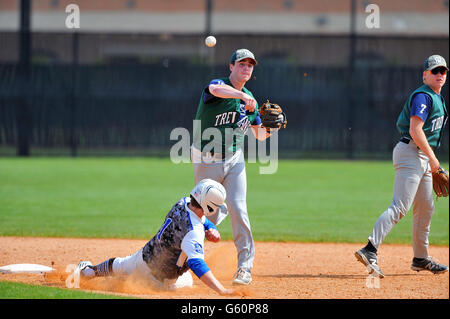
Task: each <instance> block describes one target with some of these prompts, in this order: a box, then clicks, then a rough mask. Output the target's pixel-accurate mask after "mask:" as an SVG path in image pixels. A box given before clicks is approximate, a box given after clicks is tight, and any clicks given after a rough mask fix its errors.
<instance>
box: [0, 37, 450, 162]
mask: <svg viewBox="0 0 450 319" xmlns="http://www.w3.org/2000/svg"><path fill="white" fill-rule="evenodd" d="M217 38H218V45H217V47H216V48H214V49H212V50H211V51H205V48H206V47H205V46H204V45H203V36H201V35H187V36H181V35H180V36H176V37H167V36H161V35H104V34H79V35H77V36H73V35H72V34H33V59H32V61H33V63H32V65H31V68H30V73H29V80H27V78H24V76H23V72H21V68H20V65H19V64H18V61H17V50H18V49H17V45H16V44H17V39H16V36H14V34H12V33H0V44H2V45H3V47H5V48H7V50H5V51H8V50H9V54H7V53H6V52H5V51H3V53H2V55H1V56H0V155H1V156H5V155H16V153H17V147H18V143H19V138H18V136H19V132H20V130H26V131H27V133H26V134H24V136H26V137H27V138H28V139H29V144H30V149H31V152H30V153H31V155H40V154H44V155H50V154H54V155H78V156H82V155H88V154H96V155H108V154H111V155H124V156H127V155H155V154H160V155H163V156H164V155H165V156H168V155H169V149H170V147H171V146H172V145H173V144H174V143H175V142H174V141H171V140H170V132H171V130H172V129H174V128H176V127H185V128H187V129H188V130H190V131H192V121H193V118H194V116H195V112H196V109H197V104H198V101H199V99H200V94H201V91H202V89H203V88H204V87H205V86H206V85H207V83H209V81H210V80H211V79H212V78H215V77H219V76H228V74H229V69H228V65H227V63H228V60H229V58H230V56H231V54H232V52H233V51H234V50H235V49H237V48H241V47H247V48H249V49H251V50H252V51H253V52H254V53H255V55H256V57H257V59H258V61H259V65H258V66H257V67H256V68H255V70H254V74H253V79H252V80H250V81H249V82H248V84H247V87H248V88H249V89H250V90H251V91H252V92H253V93H254V95H255V96H256V98H257V101H258V102H259V104H262V103H263V102H265V100H266V99H270V100H271V101H273V102H276V103H279V104H280V105H281V106H282V107H283V109H284V110H285V111H286V113H287V116H288V127H287V129H286V130H284V131H282V132H281V133H280V134H279V137H280V139H279V153H280V156H285V157H298V158H304V157H333V158H390V156H391V152H392V148H393V146H394V145H395V143H396V142H397V141H398V139H399V135H398V132H397V131H396V127H395V122H396V119H397V116H398V114H399V113H400V111H401V108H402V106H403V103H404V102H405V100H406V98H407V97H408V95H409V94H410V93H411V92H412V91H413V90H414V89H415V88H417V87H418V86H420V85H421V84H422V69H421V65H422V63H423V60H425V58H426V57H428V56H429V55H431V54H435V53H438V54H441V55H443V56H444V57H445V58H446V59H447V58H448V38H434V39H433V38H431V39H430V38H428V39H423V38H401V39H400V38H398V39H395V38H389V37H387V38H380V37H373V38H369V37H361V38H357V42H356V43H355V50H356V55H355V60H354V61H349V60H348V56H349V54H348V52H349V50H350V48H349V44H350V41H349V38H348V37H344V36H342V37H326V36H310V35H309V36H307V35H304V36H302V35H297V36H294V35H290V36H281V35H280V36H269V35H254V36H250V35H240V36H238V35H223V36H220V35H219V36H217ZM75 41H76V42H75ZM396 42H397V44H395V43H396ZM74 44H75V45H74ZM219 44H220V45H219ZM43 48H45V50H44V49H43ZM74 48H75V50H74ZM183 50H184V51H183ZM351 70H354V72H351ZM442 94H443V96H444V97H445V100H446V103H447V105H448V84H446V85H445V86H444V89H443V92H442ZM24 105H25V106H26V107H25V108H24V107H23V106H24ZM24 110H25V113H26V114H24ZM24 123H25V125H24ZM448 136H449V135H448V126H447V127H446V130H445V134H444V137H443V142H442V148H441V149H440V150H439V153H438V156H439V157H440V158H447V159H448V144H449V141H448Z"/></svg>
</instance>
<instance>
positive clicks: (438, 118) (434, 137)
mask: <svg viewBox="0 0 450 319" xmlns="http://www.w3.org/2000/svg"><path fill="white" fill-rule="evenodd" d="M418 93H425V94H427V95H428V96H429V97H430V100H431V107H430V109H429V110H427V112H428V116H427V118H426V119H425V120H424V125H423V131H424V133H425V136H426V137H427V140H428V144H430V146H431V147H439V146H440V144H441V138H442V133H443V128H444V126H445V123H446V122H447V118H448V113H447V108H446V106H445V102H444V99H443V97H442V96H440V95H439V94H436V93H435V92H434V91H433V90H432V89H431V88H430V87H429V86H428V85H425V84H424V85H422V86H421V87H419V88H418V89H416V90H415V91H414V92H413V93H412V94H411V95H410V96H409V98H408V100H407V101H406V102H405V104H404V106H403V110H402V112H401V113H400V115H399V117H398V120H397V129H398V131H399V132H400V135H401V136H402V137H407V138H409V139H412V138H411V135H410V134H409V123H410V117H411V102H412V100H413V98H414V96H415V95H417V94H418ZM422 105H423V107H424V108H426V107H427V105H424V104H422ZM422 111H423V110H422Z"/></svg>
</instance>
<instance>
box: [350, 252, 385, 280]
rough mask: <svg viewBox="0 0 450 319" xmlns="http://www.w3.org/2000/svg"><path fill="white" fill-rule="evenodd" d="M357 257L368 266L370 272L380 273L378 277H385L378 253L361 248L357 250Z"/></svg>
mask: <svg viewBox="0 0 450 319" xmlns="http://www.w3.org/2000/svg"><path fill="white" fill-rule="evenodd" d="M355 257H356V259H357V260H358V261H359V262H360V263H362V264H363V265H364V266H366V267H367V270H368V271H369V274H372V273H375V274H377V275H378V277H380V278H384V273H383V272H382V271H381V269H380V267H379V266H378V258H377V254H375V253H372V252H370V251H367V250H366V249H364V248H361V249H360V250H358V251H357V252H355Z"/></svg>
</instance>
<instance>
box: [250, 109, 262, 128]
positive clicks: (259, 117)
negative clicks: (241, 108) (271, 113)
mask: <svg viewBox="0 0 450 319" xmlns="http://www.w3.org/2000/svg"><path fill="white" fill-rule="evenodd" d="M259 124H261V116H260V115H259V112H257V113H256V117H255V120H254V121H253V123H252V125H259Z"/></svg>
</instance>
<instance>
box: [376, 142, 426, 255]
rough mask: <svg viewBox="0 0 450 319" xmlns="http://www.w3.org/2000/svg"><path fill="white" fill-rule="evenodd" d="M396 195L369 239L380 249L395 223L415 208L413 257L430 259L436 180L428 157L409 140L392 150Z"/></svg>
mask: <svg viewBox="0 0 450 319" xmlns="http://www.w3.org/2000/svg"><path fill="white" fill-rule="evenodd" d="M393 163H394V168H395V181H394V196H393V200H392V203H391V205H390V206H389V208H388V209H386V210H385V211H384V213H383V214H382V215H381V216H380V217H379V218H378V220H377V222H376V223H375V226H374V228H373V231H372V234H371V235H370V236H369V240H370V242H371V243H372V245H373V246H374V247H375V248H377V249H378V248H379V246H380V245H381V243H382V242H383V240H384V238H385V237H386V236H387V234H388V233H389V232H390V231H391V229H392V228H393V227H394V225H395V224H397V223H398V222H399V221H400V219H401V218H402V217H403V216H405V215H406V213H407V212H408V211H409V210H410V208H411V206H413V228H412V245H413V251H414V257H417V258H427V257H428V235H429V233H430V224H431V217H432V216H433V211H434V202H433V179H432V175H431V172H430V168H429V164H428V157H427V156H426V155H425V153H424V152H422V151H421V150H420V149H418V147H417V145H416V144H415V143H414V142H413V141H410V142H409V144H406V143H403V142H398V143H397V145H396V146H395V147H394V151H393Z"/></svg>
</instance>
